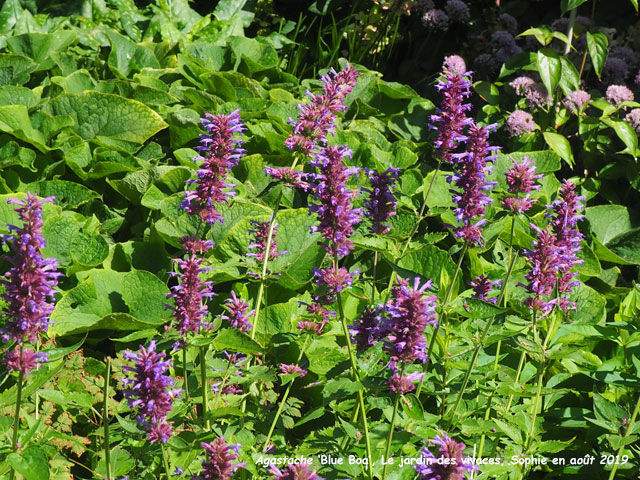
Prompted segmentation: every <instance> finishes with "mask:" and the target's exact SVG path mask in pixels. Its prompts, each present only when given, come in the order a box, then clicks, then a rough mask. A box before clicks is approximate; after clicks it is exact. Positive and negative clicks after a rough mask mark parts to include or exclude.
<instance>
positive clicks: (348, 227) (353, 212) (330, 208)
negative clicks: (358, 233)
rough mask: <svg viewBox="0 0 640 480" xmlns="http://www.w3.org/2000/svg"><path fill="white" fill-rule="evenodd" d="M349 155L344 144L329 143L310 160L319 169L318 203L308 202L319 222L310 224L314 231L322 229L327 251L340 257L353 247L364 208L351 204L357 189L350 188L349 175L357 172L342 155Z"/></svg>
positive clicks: (316, 198)
mask: <svg viewBox="0 0 640 480" xmlns="http://www.w3.org/2000/svg"><path fill="white" fill-rule="evenodd" d="M350 155H351V152H350V150H349V149H348V148H347V147H345V146H340V147H335V146H328V147H325V148H323V149H322V150H321V151H320V152H318V154H317V155H316V157H315V160H314V161H312V162H309V163H310V164H311V165H313V166H314V167H316V168H317V169H318V170H319V173H316V174H315V175H314V184H313V194H314V199H315V200H316V202H317V203H315V204H313V205H310V206H309V211H310V212H311V213H315V214H316V215H317V216H318V222H319V225H318V226H313V227H311V231H312V232H316V231H318V232H320V233H321V234H322V237H323V238H324V242H319V244H320V245H322V246H323V247H324V248H325V250H326V251H327V253H329V254H331V255H337V256H338V257H344V256H345V255H347V254H348V253H349V252H350V251H351V250H353V244H352V243H351V241H350V240H349V237H350V236H351V235H352V234H353V231H354V225H355V224H356V223H358V222H359V221H360V219H361V214H362V209H360V208H353V206H352V204H351V202H352V199H353V198H355V197H356V196H357V195H358V192H357V191H356V190H350V189H348V188H347V180H348V179H349V177H350V176H351V175H354V174H356V173H357V172H358V169H357V168H355V167H346V166H345V165H344V163H343V158H344V157H346V156H350Z"/></svg>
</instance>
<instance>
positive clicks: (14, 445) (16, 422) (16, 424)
mask: <svg viewBox="0 0 640 480" xmlns="http://www.w3.org/2000/svg"><path fill="white" fill-rule="evenodd" d="M20 363H21V364H22V344H21V345H20ZM23 383H24V374H23V373H22V370H20V372H19V373H18V391H17V393H16V412H15V416H14V417H13V437H12V440H11V451H12V452H15V451H16V450H17V449H18V430H19V427H20V406H21V405H20V404H21V403H22V384H23ZM14 475H15V471H14V470H13V468H12V469H11V474H10V475H9V479H10V480H13V478H14Z"/></svg>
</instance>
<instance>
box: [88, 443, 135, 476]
mask: <svg viewBox="0 0 640 480" xmlns="http://www.w3.org/2000/svg"><path fill="white" fill-rule="evenodd" d="M103 453H104V452H103ZM110 459H111V476H112V477H113V478H119V477H121V476H123V475H126V474H127V473H129V472H130V471H131V470H133V467H135V460H134V459H133V457H132V456H131V454H130V453H129V452H127V451H126V450H125V449H124V448H122V447H120V445H118V446H117V447H114V448H112V449H111V454H110ZM96 471H97V473H98V474H100V475H102V476H103V477H105V476H106V473H107V469H106V466H105V460H104V459H101V460H100V461H99V462H98V466H97V468H96Z"/></svg>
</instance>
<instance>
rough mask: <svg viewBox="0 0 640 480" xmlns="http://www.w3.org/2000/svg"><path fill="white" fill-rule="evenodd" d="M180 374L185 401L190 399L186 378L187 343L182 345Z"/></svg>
mask: <svg viewBox="0 0 640 480" xmlns="http://www.w3.org/2000/svg"><path fill="white" fill-rule="evenodd" d="M182 375H183V376H184V395H185V399H186V401H187V403H189V401H190V400H191V397H190V395H189V379H188V378H187V343H186V342H185V344H184V346H183V347H182Z"/></svg>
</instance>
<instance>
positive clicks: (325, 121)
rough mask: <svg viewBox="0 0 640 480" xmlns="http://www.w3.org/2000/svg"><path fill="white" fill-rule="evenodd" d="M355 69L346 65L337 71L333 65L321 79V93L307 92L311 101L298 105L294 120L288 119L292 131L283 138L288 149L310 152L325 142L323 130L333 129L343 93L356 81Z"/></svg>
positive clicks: (342, 103)
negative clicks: (285, 138) (296, 118)
mask: <svg viewBox="0 0 640 480" xmlns="http://www.w3.org/2000/svg"><path fill="white" fill-rule="evenodd" d="M358 76H359V73H358V72H357V70H356V69H355V68H353V67H352V66H351V65H347V66H346V67H345V68H343V69H342V70H341V71H340V72H339V73H338V72H336V71H335V70H334V69H333V68H332V69H330V70H329V73H328V74H327V75H324V76H323V77H322V78H321V80H322V83H323V85H322V90H323V93H322V94H319V95H314V94H312V93H311V92H307V96H308V97H310V98H311V102H309V103H303V104H300V105H299V106H298V110H299V113H298V120H297V121H296V120H293V119H291V123H292V124H293V132H292V133H291V135H290V136H289V138H287V140H286V141H285V146H286V147H287V148H288V149H289V150H293V151H294V152H299V153H302V154H304V155H305V156H310V155H312V153H313V152H314V151H315V150H316V149H317V148H318V147H319V146H320V145H324V144H325V143H326V137H327V134H329V133H333V130H334V128H335V121H336V117H337V113H338V112H340V111H344V110H346V106H345V105H344V100H345V97H346V96H347V95H348V94H349V93H350V92H351V90H353V88H354V87H355V85H356V81H357V79H358Z"/></svg>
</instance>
